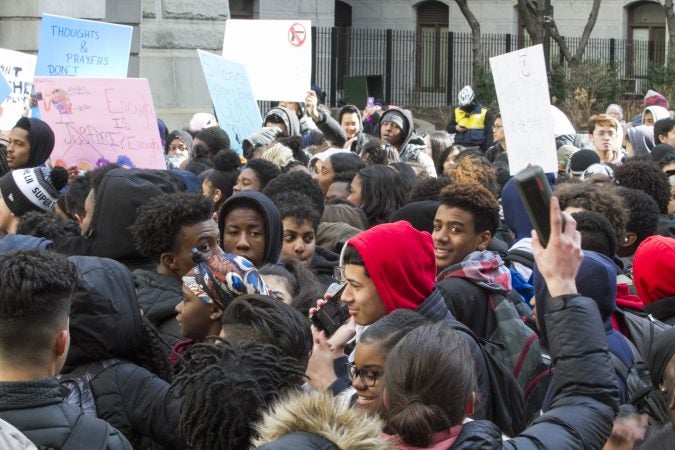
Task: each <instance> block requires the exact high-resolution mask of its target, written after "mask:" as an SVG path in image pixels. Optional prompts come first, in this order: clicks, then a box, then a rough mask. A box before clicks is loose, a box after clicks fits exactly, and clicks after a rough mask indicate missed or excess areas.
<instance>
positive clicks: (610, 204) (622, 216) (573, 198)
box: [554, 183, 628, 242]
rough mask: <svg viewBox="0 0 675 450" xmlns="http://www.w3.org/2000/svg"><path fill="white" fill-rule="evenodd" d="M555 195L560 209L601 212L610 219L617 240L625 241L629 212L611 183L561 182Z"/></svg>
mask: <svg viewBox="0 0 675 450" xmlns="http://www.w3.org/2000/svg"><path fill="white" fill-rule="evenodd" d="M554 195H555V196H556V197H558V200H559V202H560V209H562V210H563V211H564V210H565V209H566V208H568V207H573V208H581V209H584V210H586V211H592V212H596V213H600V214H601V215H602V216H604V217H606V218H607V220H609V223H611V224H612V228H614V233H615V234H616V241H617V242H623V238H624V234H625V232H626V222H628V212H627V211H626V209H625V208H624V206H623V199H622V198H621V197H620V196H619V195H618V194H617V193H616V191H615V189H614V188H613V186H612V185H611V184H609V183H559V184H558V185H557V186H556V188H555V192H554Z"/></svg>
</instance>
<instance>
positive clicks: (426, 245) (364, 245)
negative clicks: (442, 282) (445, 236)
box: [347, 221, 436, 312]
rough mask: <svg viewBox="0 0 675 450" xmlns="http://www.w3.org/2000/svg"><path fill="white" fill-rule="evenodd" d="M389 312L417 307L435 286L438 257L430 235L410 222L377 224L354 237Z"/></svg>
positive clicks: (355, 245)
mask: <svg viewBox="0 0 675 450" xmlns="http://www.w3.org/2000/svg"><path fill="white" fill-rule="evenodd" d="M347 245H351V246H352V247H354V248H355V249H356V250H357V251H358V252H359V254H360V255H361V258H363V262H364V263H365V265H366V270H367V272H368V274H369V275H370V278H371V279H372V280H373V284H375V288H376V289H377V293H378V294H379V295H380V298H382V302H383V303H384V305H385V307H386V308H387V310H388V311H389V312H391V311H393V310H395V309H416V308H417V307H418V306H419V305H420V304H421V303H422V302H423V301H424V300H425V299H426V298H427V297H428V296H429V295H431V292H432V291H433V289H434V281H435V278H436V258H435V256H434V244H433V241H432V239H431V235H430V234H429V233H427V232H426V231H418V230H416V229H415V228H413V226H412V225H410V224H409V223H408V222H405V221H399V222H394V223H386V224H382V225H377V226H375V227H373V228H371V229H369V230H367V231H364V232H363V233H359V234H357V235H356V236H354V237H353V238H351V239H350V240H349V241H348V243H347Z"/></svg>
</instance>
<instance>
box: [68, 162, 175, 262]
mask: <svg viewBox="0 0 675 450" xmlns="http://www.w3.org/2000/svg"><path fill="white" fill-rule="evenodd" d="M164 172H165V173H162V172H161V171H152V170H147V171H146V170H140V169H113V170H111V171H109V172H108V173H106V174H105V175H104V176H103V178H102V179H101V184H100V185H99V187H98V190H97V191H96V203H95V206H94V213H93V215H92V219H91V225H90V227H89V231H88V232H87V234H86V235H85V236H77V237H67V238H62V239H59V240H57V241H56V243H55V244H56V251H58V252H60V253H63V254H66V255H84V256H100V257H104V258H112V259H115V260H117V261H120V262H121V263H123V264H125V265H126V266H127V267H130V268H137V267H144V266H147V267H148V268H154V264H152V263H151V261H150V260H148V259H146V258H144V257H143V256H141V254H140V253H139V252H138V250H136V247H135V246H134V242H133V239H132V238H131V232H130V231H129V227H130V226H131V225H133V224H134V222H135V221H136V209H137V208H138V207H139V206H140V205H142V204H143V203H145V202H146V201H147V200H148V199H150V198H151V197H154V196H155V195H160V194H167V193H173V192H177V191H179V190H180V189H179V186H178V184H177V182H176V181H174V180H172V178H171V177H170V175H169V174H168V172H166V171H164Z"/></svg>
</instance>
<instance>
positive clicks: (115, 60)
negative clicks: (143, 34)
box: [35, 14, 133, 78]
mask: <svg viewBox="0 0 675 450" xmlns="http://www.w3.org/2000/svg"><path fill="white" fill-rule="evenodd" d="M132 30H133V29H132V27H130V26H127V25H116V24H112V23H106V22H96V21H94V20H83V19H72V18H70V17H61V16H53V15H51V14H43V15H42V23H41V24H40V41H39V44H38V60H37V68H36V69H35V74H36V75H38V76H40V75H50V76H71V77H114V78H126V76H127V67H128V66H129V50H130V48H131V33H132Z"/></svg>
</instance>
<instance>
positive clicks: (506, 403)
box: [450, 321, 527, 436]
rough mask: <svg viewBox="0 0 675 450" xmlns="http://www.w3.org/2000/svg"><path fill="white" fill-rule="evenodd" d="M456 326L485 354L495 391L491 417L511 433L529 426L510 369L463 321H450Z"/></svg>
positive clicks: (517, 386) (491, 388)
mask: <svg viewBox="0 0 675 450" xmlns="http://www.w3.org/2000/svg"><path fill="white" fill-rule="evenodd" d="M450 325H451V326H452V328H453V329H455V330H457V331H461V332H463V333H464V334H466V335H468V336H470V337H471V339H473V340H474V342H476V344H478V347H479V348H480V350H481V353H482V354H483V359H484V361H485V366H486V367H487V376H488V380H489V383H490V391H491V393H492V399H491V400H492V411H490V412H491V420H492V422H494V423H495V425H497V426H498V427H499V428H500V429H501V430H502V433H504V434H506V435H508V436H517V435H518V434H520V433H521V432H522V431H523V430H524V429H525V427H526V426H527V416H526V411H525V398H524V395H523V389H522V388H521V387H520V385H519V384H518V381H517V380H516V379H515V377H514V376H513V374H512V373H511V370H510V369H509V368H508V367H506V366H505V365H504V364H502V363H501V362H500V361H499V360H497V358H495V357H494V356H493V355H492V354H491V353H490V352H489V351H487V350H486V349H485V348H484V347H483V344H482V342H481V340H480V339H478V337H476V335H475V334H474V333H473V331H471V329H469V328H468V327H467V326H466V325H464V324H462V323H461V322H458V321H454V322H452V323H451V324H450Z"/></svg>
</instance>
